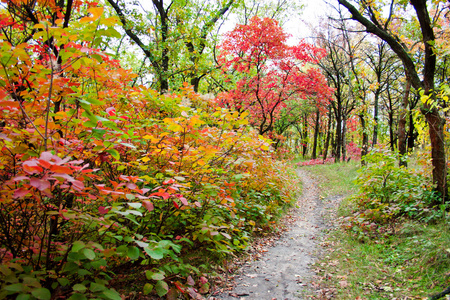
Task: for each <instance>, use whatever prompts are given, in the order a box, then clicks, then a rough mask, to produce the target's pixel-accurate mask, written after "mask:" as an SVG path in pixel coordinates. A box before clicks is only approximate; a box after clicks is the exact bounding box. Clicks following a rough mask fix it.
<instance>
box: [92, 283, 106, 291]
mask: <svg viewBox="0 0 450 300" xmlns="http://www.w3.org/2000/svg"><path fill="white" fill-rule="evenodd" d="M89 290H90V291H91V292H94V293H95V292H102V291H104V290H106V286H105V285H104V284H98V283H95V282H91V286H90V288H89Z"/></svg>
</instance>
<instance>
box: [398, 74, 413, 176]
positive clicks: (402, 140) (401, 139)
mask: <svg viewBox="0 0 450 300" xmlns="http://www.w3.org/2000/svg"><path fill="white" fill-rule="evenodd" d="M410 90H411V80H409V78H406V85H405V91H404V94H403V100H402V106H401V109H400V113H399V120H398V153H399V155H400V160H399V162H398V164H399V166H405V167H406V166H407V164H406V161H405V160H404V159H403V157H404V156H405V154H406V113H407V108H408V103H409V92H410Z"/></svg>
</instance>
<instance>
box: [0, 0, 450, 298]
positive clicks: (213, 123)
mask: <svg viewBox="0 0 450 300" xmlns="http://www.w3.org/2000/svg"><path fill="white" fill-rule="evenodd" d="M144 2H148V3H144ZM329 2H330V3H328V9H327V11H328V12H329V13H328V16H326V17H324V18H322V19H317V20H315V21H314V22H315V24H310V25H306V24H305V25H304V26H309V30H310V32H311V34H310V37H308V38H305V39H298V38H295V36H294V37H293V36H292V33H288V30H287V28H286V24H287V23H288V22H292V21H293V20H294V21H295V20H297V19H298V22H300V21H301V19H305V20H306V19H308V16H307V15H305V14H302V13H301V12H302V10H303V4H304V3H302V2H296V1H286V0H277V1H276V0H267V1H257V0H220V1H219V0H214V1H213V0H210V1H200V0H172V1H168V0H166V1H164V0H152V1H141V2H139V1H123V0H107V1H89V0H2V1H1V3H0V29H1V31H0V47H1V51H0V116H1V118H0V151H1V154H0V207H1V210H0V261H1V263H0V287H1V288H0V299H6V298H8V299H10V298H11V299H14V298H15V299H21V300H22V299H44V300H45V299H74V300H76V299H88V298H95V299H117V300H121V299H124V297H123V295H124V293H125V292H126V293H128V292H130V291H131V292H133V291H139V292H140V294H139V295H141V298H142V299H151V297H164V298H167V299H203V298H202V297H206V295H208V294H210V293H211V291H212V290H213V287H214V284H215V283H214V278H215V277H214V276H215V275H214V274H213V273H214V272H213V270H215V268H216V267H217V266H220V265H223V264H224V263H225V262H226V261H227V259H228V258H230V257H234V256H236V255H237V254H239V253H242V252H245V250H246V249H247V247H248V245H249V244H250V243H251V241H252V239H253V238H254V237H255V236H258V235H263V234H266V233H268V232H271V231H273V230H274V228H275V227H276V226H277V222H278V220H279V219H280V218H282V216H283V215H284V214H285V212H286V211H287V210H288V209H289V208H290V207H292V206H294V205H295V202H296V200H297V197H298V195H299V194H300V193H301V181H300V179H299V178H298V177H297V175H296V173H295V169H296V168H300V167H301V168H303V167H307V166H314V165H327V164H330V165H331V164H338V163H341V164H348V163H349V162H353V163H354V162H357V164H358V166H360V168H361V170H362V171H360V175H359V176H358V179H357V183H358V185H359V186H360V188H359V191H358V193H357V195H356V196H354V198H353V200H354V205H353V210H352V214H351V215H350V216H349V217H348V218H346V221H345V223H343V225H342V226H343V227H345V228H346V230H349V231H351V232H352V234H357V235H364V236H367V237H369V238H373V237H374V236H377V237H378V234H379V233H380V232H382V233H386V232H390V230H391V229H392V228H395V226H396V225H395V224H396V220H397V219H398V218H408V219H411V220H417V221H418V222H424V223H426V224H428V223H430V224H435V223H436V222H442V220H443V219H445V222H449V218H448V217H449V215H448V210H449V209H450V206H449V205H448V203H449V202H448V189H447V182H448V181H447V161H448V149H449V142H450V138H449V131H448V127H447V126H448V122H447V119H448V118H450V116H449V114H448V110H449V107H448V103H449V100H448V97H449V96H450V87H449V82H448V78H449V77H448V76H449V73H447V71H449V72H450V70H449V68H447V67H450V63H449V57H450V56H449V54H450V52H449V44H448V34H449V33H450V28H449V5H448V3H447V2H446V1H425V0H411V1H400V0H398V1H397V0H395V1H394V0H392V1H387V2H388V3H386V1H366V0H362V1H346V0H333V1H329ZM447 138H449V139H448V140H447ZM446 224H447V225H448V223H446ZM394 232H395V229H394ZM447 251H448V249H447ZM120 278H122V279H121V280H120ZM145 297H147V298H145ZM141 298H138V299H141ZM130 299H131V298H130Z"/></svg>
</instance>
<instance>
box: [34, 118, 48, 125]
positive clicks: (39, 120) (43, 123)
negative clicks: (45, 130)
mask: <svg viewBox="0 0 450 300" xmlns="http://www.w3.org/2000/svg"><path fill="white" fill-rule="evenodd" d="M34 125H36V126H39V125H45V121H44V119H42V118H39V119H36V120H34Z"/></svg>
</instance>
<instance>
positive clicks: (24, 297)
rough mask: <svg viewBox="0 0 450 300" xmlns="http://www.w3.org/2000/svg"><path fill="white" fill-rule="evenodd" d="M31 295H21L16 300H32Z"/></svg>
mask: <svg viewBox="0 0 450 300" xmlns="http://www.w3.org/2000/svg"><path fill="white" fill-rule="evenodd" d="M30 297H31V296H30V295H28V294H20V295H19V296H17V298H16V300H28V299H30Z"/></svg>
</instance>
